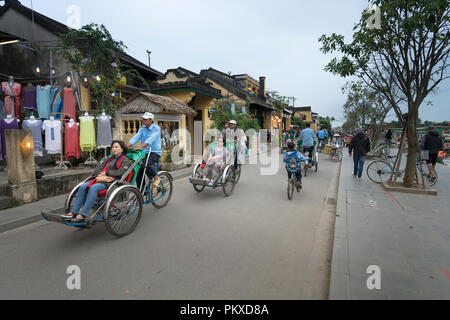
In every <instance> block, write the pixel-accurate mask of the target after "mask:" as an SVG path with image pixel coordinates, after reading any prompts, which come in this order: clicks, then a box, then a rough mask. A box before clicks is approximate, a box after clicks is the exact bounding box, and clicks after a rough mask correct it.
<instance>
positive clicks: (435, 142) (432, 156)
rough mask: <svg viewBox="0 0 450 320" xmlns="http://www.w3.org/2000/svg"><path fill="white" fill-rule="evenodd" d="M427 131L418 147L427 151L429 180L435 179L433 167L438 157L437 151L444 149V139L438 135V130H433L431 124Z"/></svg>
mask: <svg viewBox="0 0 450 320" xmlns="http://www.w3.org/2000/svg"><path fill="white" fill-rule="evenodd" d="M427 131H428V132H427V133H426V134H425V136H424V137H423V138H422V142H421V144H420V147H421V149H422V150H427V151H428V160H427V164H428V172H429V175H430V178H431V180H432V181H433V180H434V179H436V177H435V175H434V168H435V167H436V162H437V158H438V154H439V151H441V150H443V149H444V141H443V140H442V137H441V136H440V135H439V132H437V131H436V130H434V127H433V126H430V127H428V130H427Z"/></svg>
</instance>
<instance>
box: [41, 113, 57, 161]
mask: <svg viewBox="0 0 450 320" xmlns="http://www.w3.org/2000/svg"><path fill="white" fill-rule="evenodd" d="M42 129H43V130H44V131H45V150H47V153H49V154H59V153H61V129H62V127H61V121H59V120H53V121H52V120H45V121H44V124H43V125H42Z"/></svg>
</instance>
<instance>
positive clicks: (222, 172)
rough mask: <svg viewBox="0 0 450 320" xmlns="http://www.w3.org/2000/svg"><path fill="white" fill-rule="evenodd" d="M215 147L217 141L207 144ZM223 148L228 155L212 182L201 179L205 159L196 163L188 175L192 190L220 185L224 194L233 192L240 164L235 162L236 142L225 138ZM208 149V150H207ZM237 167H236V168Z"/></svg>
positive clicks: (240, 168)
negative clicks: (189, 175) (190, 174)
mask: <svg viewBox="0 0 450 320" xmlns="http://www.w3.org/2000/svg"><path fill="white" fill-rule="evenodd" d="M216 147H217V142H214V143H212V144H210V145H209V146H208V149H209V150H211V149H214V148H216ZM223 148H224V150H225V151H226V152H227V154H228V156H227V157H226V161H225V162H224V163H223V165H221V166H220V167H219V168H218V169H219V175H218V177H217V179H215V181H214V183H213V184H208V181H206V180H204V179H203V169H204V168H205V164H206V163H205V161H202V162H201V163H198V164H196V165H195V166H194V170H193V171H192V176H191V177H189V181H190V182H191V184H192V186H193V187H194V190H195V191H196V192H198V193H200V192H202V191H203V190H205V188H206V187H208V188H212V189H216V188H217V187H222V189H223V193H224V194H225V196H227V197H228V196H230V195H231V194H232V193H233V190H234V187H235V185H236V184H237V183H238V182H239V179H240V177H241V171H242V165H241V164H238V163H237V148H236V143H235V142H234V141H231V140H227V143H226V146H225V145H224V147H223ZM209 150H208V151H209ZM236 168H237V169H236Z"/></svg>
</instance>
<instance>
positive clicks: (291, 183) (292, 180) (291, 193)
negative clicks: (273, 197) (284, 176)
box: [287, 178, 295, 200]
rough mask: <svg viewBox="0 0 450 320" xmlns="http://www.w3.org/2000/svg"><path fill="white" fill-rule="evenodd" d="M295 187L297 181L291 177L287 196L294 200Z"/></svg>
mask: <svg viewBox="0 0 450 320" xmlns="http://www.w3.org/2000/svg"><path fill="white" fill-rule="evenodd" d="M294 188H295V182H294V179H293V178H291V179H289V180H288V185H287V196H288V199H289V200H292V199H293V198H294Z"/></svg>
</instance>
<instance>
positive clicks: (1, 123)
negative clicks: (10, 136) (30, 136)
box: [0, 119, 19, 160]
mask: <svg viewBox="0 0 450 320" xmlns="http://www.w3.org/2000/svg"><path fill="white" fill-rule="evenodd" d="M13 129H19V125H18V122H17V119H14V120H13V121H12V122H11V123H8V122H6V120H5V119H0V136H1V138H0V139H1V145H0V149H1V150H0V160H6V133H5V130H13Z"/></svg>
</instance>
